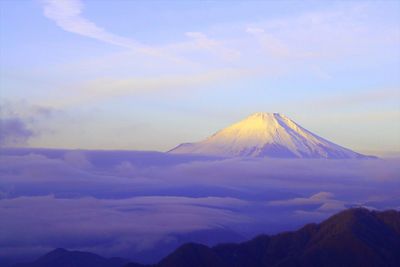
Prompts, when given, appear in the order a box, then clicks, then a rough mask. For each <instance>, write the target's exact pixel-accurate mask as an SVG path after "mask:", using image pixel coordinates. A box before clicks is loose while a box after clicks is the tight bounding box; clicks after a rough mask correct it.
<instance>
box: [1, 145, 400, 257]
mask: <svg viewBox="0 0 400 267" xmlns="http://www.w3.org/2000/svg"><path fill="white" fill-rule="evenodd" d="M398 163H399V161H398V160H397V159H391V160H358V161H357V160H329V161H328V160H284V159H279V160H278V159H247V160H243V159H242V160H240V159H217V158H204V157H187V156H175V155H168V154H163V153H156V152H134V151H133V152H128V151H114V152H113V151H65V150H30V149H5V150H3V151H2V154H1V156H0V177H1V178H0V213H1V214H2V215H4V216H2V220H1V221H0V229H1V230H0V236H1V238H0V240H1V242H0V247H1V248H2V249H1V251H2V252H1V253H2V254H1V255H2V256H3V257H22V256H21V255H28V254H29V253H31V254H34V253H37V254H39V253H42V252H45V251H46V250H49V249H51V248H53V247H66V248H70V249H80V250H88V251H93V252H97V253H101V254H103V255H109V256H125V257H133V258H136V259H140V260H147V261H152V260H153V261H154V260H156V258H158V257H161V256H163V255H164V254H165V253H168V251H169V250H170V249H172V248H174V247H175V246H177V245H178V244H180V243H182V242H188V241H198V242H205V243H209V244H213V243H216V242H222V241H234V240H241V239H245V238H250V237H252V236H253V235H255V234H259V233H262V232H264V233H274V232H277V231H281V230H288V229H293V228H296V227H298V226H300V225H302V224H304V223H307V222H315V221H319V220H322V219H324V218H326V217H327V216H329V215H330V214H332V213H335V212H337V211H338V210H342V209H344V208H346V207H350V206H353V205H363V206H367V207H370V208H375V209H387V208H397V209H398V208H400V198H399V195H400V192H399V188H400V180H399V179H400V177H399V173H400V169H399V166H400V165H399V164H398ZM200 232H201V233H203V234H196V233H200ZM207 233H208V234H207ZM210 233H212V234H210ZM200 237H201V238H200ZM206 237H207V238H211V239H204V238H206ZM212 237H215V238H214V239H212ZM156 251H157V253H158V254H157V253H156Z"/></svg>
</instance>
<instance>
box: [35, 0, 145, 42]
mask: <svg viewBox="0 0 400 267" xmlns="http://www.w3.org/2000/svg"><path fill="white" fill-rule="evenodd" d="M42 3H43V11H44V15H45V16H46V17H47V18H49V19H51V20H53V21H54V22H55V23H56V24H57V25H58V26H59V27H61V28H62V29H64V30H65V31H69V32H72V33H76V34H80V35H83V36H87V37H90V38H94V39H97V40H99V41H103V42H106V43H110V44H114V45H118V46H122V47H126V48H135V49H136V48H139V44H138V43H137V42H136V41H134V40H131V39H129V38H125V37H121V36H118V35H115V34H112V33H110V32H108V31H106V30H105V29H103V28H101V27H99V26H97V25H96V24H95V23H93V22H91V21H90V20H88V19H86V18H84V17H83V16H82V15H81V14H82V11H83V8H84V5H83V3H82V2H81V1H79V0H43V1H42Z"/></svg>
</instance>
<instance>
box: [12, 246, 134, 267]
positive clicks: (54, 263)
mask: <svg viewBox="0 0 400 267" xmlns="http://www.w3.org/2000/svg"><path fill="white" fill-rule="evenodd" d="M128 262H129V260H126V259H121V258H111V259H106V258H103V257H101V256H99V255H96V254H94V253H89V252H80V251H68V250H66V249H62V248H57V249H55V250H53V251H51V252H49V253H47V254H46V255H44V256H42V257H40V258H39V259H37V260H36V261H34V262H32V263H22V264H17V265H15V267H122V266H124V265H126V264H127V263H128ZM132 266H135V265H132ZM139 266H140V265H139Z"/></svg>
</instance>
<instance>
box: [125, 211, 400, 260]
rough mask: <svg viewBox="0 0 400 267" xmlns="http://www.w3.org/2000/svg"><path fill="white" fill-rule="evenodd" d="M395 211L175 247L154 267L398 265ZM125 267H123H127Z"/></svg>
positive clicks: (345, 215) (351, 214) (349, 214)
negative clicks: (243, 238) (232, 240)
mask: <svg viewBox="0 0 400 267" xmlns="http://www.w3.org/2000/svg"><path fill="white" fill-rule="evenodd" d="M399 225H400V212H398V211H386V212H374V211H368V210H366V209H350V210H346V211H343V212H341V213H339V214H337V215H334V216H332V217H331V218H329V219H328V220H326V221H324V222H322V223H321V224H309V225H306V226H305V227H303V228H301V229H300V230H298V231H295V232H286V233H282V234H278V235H275V236H265V235H263V236H259V237H256V238H254V239H253V240H250V241H248V242H244V243H240V244H221V245H218V246H215V247H213V248H208V247H206V246H204V245H199V244H190V245H184V246H181V247H180V248H178V249H177V250H176V251H174V252H173V253H171V254H170V255H169V256H167V257H166V258H165V259H164V260H162V261H161V262H160V263H159V264H157V265H156V266H157V267H170V266H174V267H189V266H196V267H206V266H221V267H225V266H231V267H278V266H279V267H290V266H298V267H302V266H304V267H306V266H326V267H331V266H332V267H334V266H342V267H347V266H348V267H357V266H360V267H361V266H362V267H370V266H371V267H372V266H386V267H391V266H393V267H395V266H400V253H399V251H400V231H399V229H400V228H399ZM128 266H129V265H128Z"/></svg>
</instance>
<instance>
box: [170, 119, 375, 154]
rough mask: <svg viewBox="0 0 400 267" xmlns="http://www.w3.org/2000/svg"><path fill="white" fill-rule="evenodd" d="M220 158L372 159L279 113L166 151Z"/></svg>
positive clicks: (241, 122) (245, 122) (236, 125)
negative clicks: (333, 141)
mask: <svg viewBox="0 0 400 267" xmlns="http://www.w3.org/2000/svg"><path fill="white" fill-rule="evenodd" d="M169 152H170V153H174V154H197V155H209V156H221V157H273V158H277V157H278V158H328V159H349V158H351V159H353V158H356V159H360V158H373V157H371V156H366V155H362V154H360V153H357V152H354V151H352V150H350V149H347V148H344V147H341V146H339V145H336V144H334V143H332V142H330V141H328V140H326V139H323V138H321V137H319V136H317V135H316V134H313V133H312V132H310V131H308V130H306V129H304V128H303V127H301V126H300V125H298V124H297V123H295V122H294V121H293V120H291V119H289V118H288V117H286V116H285V115H282V114H279V113H265V112H259V113H255V114H253V115H251V116H249V117H247V118H246V119H244V120H242V121H240V122H238V123H235V124H233V125H231V126H229V127H227V128H225V129H223V130H221V131H218V132H217V133H215V134H214V135H212V136H210V137H208V138H207V139H205V140H203V141H200V142H197V143H184V144H180V145H179V146H177V147H175V148H173V149H172V150H170V151H169Z"/></svg>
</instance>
